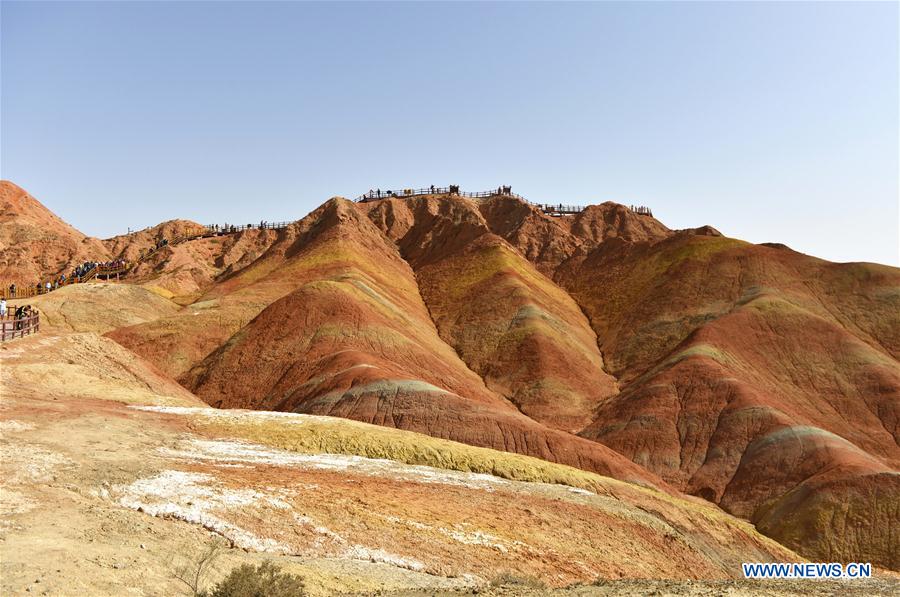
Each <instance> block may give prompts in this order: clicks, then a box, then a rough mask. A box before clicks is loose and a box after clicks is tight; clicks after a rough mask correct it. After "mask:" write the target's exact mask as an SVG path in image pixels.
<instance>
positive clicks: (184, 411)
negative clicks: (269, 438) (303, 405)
mask: <svg viewBox="0 0 900 597" xmlns="http://www.w3.org/2000/svg"><path fill="white" fill-rule="evenodd" d="M129 408H133V409H135V410H146V411H150V412H158V413H167V414H172V415H184V416H196V417H205V418H207V419H218V420H225V421H229V422H234V423H253V422H260V423H263V422H268V421H277V422H279V423H289V424H293V425H302V424H304V423H308V422H310V421H318V422H322V423H327V422H333V421H335V418H334V417H322V416H319V415H303V414H299V413H283V412H275V411H268V410H241V409H222V408H209V407H195V406H129Z"/></svg>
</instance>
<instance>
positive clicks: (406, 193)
mask: <svg viewBox="0 0 900 597" xmlns="http://www.w3.org/2000/svg"><path fill="white" fill-rule="evenodd" d="M451 194H452V195H457V196H459V197H466V198H468V199H486V198H488V197H512V198H515V199H521V200H522V201H524V202H525V203H527V204H529V205H533V206H534V207H537V208H538V209H540V210H541V211H542V212H543V213H545V214H547V215H550V216H562V215H572V214H577V213H580V212H582V211H584V210H585V206H584V205H565V204H562V203H559V204H555V203H533V202H531V201H529V200H528V199H526V198H525V197H523V196H522V195H519V194H516V193H513V192H512V191H511V190H508V188H507V189H504V188H503V187H500V189H491V190H489V191H475V192H471V191H461V190H459V187H458V186H457V185H452V186H449V187H424V188H420V189H413V188H407V189H401V190H396V191H395V190H387V191H379V192H378V193H377V194H376V193H375V191H369V192H368V193H363V194H362V195H360V196H359V197H356V198H355V199H353V201H354V202H355V203H368V202H370V201H380V200H383V199H409V198H412V197H421V196H424V195H451ZM626 207H627V208H628V209H629V210H631V211H632V212H633V213H635V214H638V215H644V216H650V217H653V212H652V211H651V210H650V208H649V207H646V206H643V205H641V206H634V205H628V206H626ZM295 221H297V220H291V221H287V220H284V221H280V222H268V221H265V220H262V221H260V223H259V224H258V225H254V224H242V225H235V224H223V225H221V226H220V225H219V224H207V225H205V226H204V227H203V231H202V232H198V233H197V234H183V235H180V236H176V237H174V238H173V239H172V240H171V241H167V242H166V243H165V244H162V245H159V246H156V247H152V248H151V249H150V250H149V251H147V252H146V253H141V255H140V256H139V257H138V258H137V259H136V260H135V261H126V262H125V264H124V265H123V266H105V265H101V264H96V265H94V267H93V268H91V269H90V270H88V271H87V272H85V274H84V275H83V276H80V277H78V278H67V279H66V281H65V282H63V283H62V284H57V285H55V286H52V287H51V288H50V290H49V291H48V290H46V289H45V288H44V287H43V286H41V287H38V286H37V285H26V286H24V287H21V288H20V287H19V286H18V285H16V292H15V294H13V293H11V292H10V291H9V285H7V284H6V283H3V287H0V298H8V299H11V298H31V297H33V296H37V295H41V294H47V292H52V291H53V290H56V288H58V287H60V286H68V285H70V284H79V283H84V282H90V281H91V280H93V279H95V278H97V277H99V276H106V278H107V279H109V277H110V276H112V275H115V276H116V279H117V280H118V278H119V276H120V275H125V274H127V273H128V272H130V271H131V270H132V269H134V268H135V266H137V264H139V263H141V262H143V261H146V260H147V259H149V258H150V257H152V256H153V255H155V254H156V253H157V252H159V251H160V250H161V249H162V248H163V247H167V246H175V245H180V244H181V243H185V242H188V241H192V240H196V239H199V238H210V237H214V236H224V235H226V234H236V233H238V232H243V231H244V230H252V229H260V230H283V229H284V228H287V227H288V226H290V225H291V224H293V223H294V222H295ZM145 230H146V229H145ZM164 240H165V239H164Z"/></svg>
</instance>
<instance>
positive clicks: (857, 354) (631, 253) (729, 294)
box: [107, 196, 900, 569]
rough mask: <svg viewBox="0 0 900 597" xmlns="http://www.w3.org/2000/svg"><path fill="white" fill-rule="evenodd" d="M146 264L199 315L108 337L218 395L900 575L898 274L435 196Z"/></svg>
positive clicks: (337, 203) (498, 202)
mask: <svg viewBox="0 0 900 597" xmlns="http://www.w3.org/2000/svg"><path fill="white" fill-rule="evenodd" d="M114 240H115V239H114ZM111 242H112V241H107V243H108V244H109V243H111ZM136 242H138V241H137V240H136V239H133V240H131V241H129V240H127V239H125V240H120V241H115V242H114V243H113V244H112V245H110V246H112V247H116V248H117V250H118V251H120V252H121V251H124V250H127V249H122V248H121V247H127V246H129V245H131V246H136V245H135V244H134V243H136ZM141 242H143V241H141ZM135 274H136V275H135V278H134V279H133V280H132V281H134V282H137V283H143V284H147V285H153V286H156V287H162V288H165V289H167V290H168V291H169V292H171V293H172V294H174V295H176V298H178V300H179V301H180V302H181V303H182V304H185V305H186V306H185V307H184V308H183V309H182V310H180V311H179V312H177V313H175V314H170V315H166V316H164V317H161V318H159V319H157V320H155V321H150V322H146V323H141V324H138V325H135V326H131V327H126V328H119V329H117V330H114V331H112V332H110V333H109V336H110V337H112V338H113V339H115V340H116V341H118V342H119V343H121V344H123V345H124V346H126V347H128V348H130V349H131V350H133V351H135V352H137V353H138V354H140V355H142V356H144V357H145V358H147V359H148V360H150V361H151V362H154V363H155V364H156V365H157V366H158V367H159V368H160V369H161V370H163V371H165V372H166V373H168V374H169V375H170V376H172V377H176V378H178V379H180V381H181V382H182V383H183V384H184V385H185V386H186V387H188V388H189V389H191V390H193V391H194V392H195V393H196V394H197V395H199V396H200V397H202V398H203V399H205V400H207V401H208V402H210V403H211V404H214V405H222V406H243V407H250V408H263V409H277V410H293V411H298V412H309V413H326V414H334V415H340V416H345V417H349V418H355V419H359V420H363V421H366V422H374V423H378V424H381V425H387V426H392V427H398V428H403V429H411V430H415V431H421V432H424V433H428V434H431V435H435V436H438V437H444V438H450V439H455V440H458V441H462V442H467V443H472V444H475V445H481V446H490V447H496V448H500V449H504V450H508V451H514V452H520V453H523V454H529V455H534V456H539V457H542V458H546V459H549V460H553V461H556V462H562V463H567V464H571V465H573V466H577V467H581V468H586V469H589V470H593V471H599V472H603V473H605V474H611V475H613V476H617V477H619V478H625V479H630V480H639V481H641V482H643V483H649V484H657V485H659V484H660V483H662V482H661V481H659V478H660V477H661V478H662V479H663V480H664V482H666V483H668V484H670V485H671V486H674V487H676V488H677V489H679V490H682V491H685V492H687V493H689V494H694V495H697V496H700V497H702V498H704V499H707V500H710V501H713V502H715V503H717V504H719V505H720V506H721V507H722V508H724V509H725V510H727V511H729V512H732V513H734V514H736V515H738V516H742V517H745V518H748V519H749V520H751V521H753V522H754V523H755V524H756V525H757V527H758V528H759V529H760V530H762V531H763V532H765V533H766V534H768V535H770V536H772V537H774V538H776V539H778V540H779V541H781V542H783V543H784V544H786V545H788V546H789V547H791V548H793V549H796V550H798V551H799V552H801V553H803V554H805V555H807V556H809V557H811V558H815V559H828V560H834V559H838V560H853V559H856V560H866V561H872V562H873V563H877V564H879V565H882V566H887V567H890V568H894V569H900V561H898V557H900V556H898V551H900V550H897V549H896V546H897V545H898V544H900V537H898V532H900V528H898V527H897V525H896V520H898V519H900V486H898V479H900V476H898V474H897V470H898V467H900V450H898V440H900V406H898V405H900V364H898V360H897V359H898V355H900V271H898V270H897V269H896V268H891V267H886V266H878V265H874V264H834V263H828V262H825V261H822V260H819V259H815V258H812V257H808V256H805V255H801V254H799V253H796V252H793V251H791V250H790V249H787V248H786V247H783V246H772V245H768V246H763V245H751V244H749V243H744V242H742V241H738V240H734V239H729V238H725V237H723V236H722V235H721V234H720V233H719V232H718V231H716V230H715V229H713V228H711V227H709V226H704V227H700V228H696V229H691V230H683V231H673V230H670V229H668V228H667V227H665V226H664V225H663V224H662V223H660V222H659V221H657V220H655V219H654V218H652V217H650V216H647V215H639V214H636V213H634V212H632V211H631V210H629V209H628V208H626V207H624V206H620V205H617V204H613V203H604V204H601V205H596V206H591V207H589V208H587V209H586V210H584V211H583V212H581V213H580V214H578V215H575V216H563V217H550V216H548V215H546V214H544V213H542V212H541V211H540V210H538V209H536V208H535V207H533V206H531V205H529V204H527V203H525V202H522V201H520V200H518V199H514V198H510V197H492V198H488V199H485V200H479V201H473V200H468V199H463V198H459V197H455V196H432V197H415V198H410V199H390V200H382V201H375V202H371V203H365V204H353V203H350V202H347V201H346V200H342V199H333V200H331V201H329V202H328V203H326V204H325V205H323V206H322V207H321V208H319V209H318V210H316V211H314V212H313V213H311V214H310V215H309V216H307V217H306V218H304V219H303V220H301V221H299V222H297V223H295V224H293V225H291V226H290V227H289V228H287V229H284V230H280V231H277V232H275V231H259V230H250V231H245V232H242V233H239V234H236V235H230V236H226V237H218V238H212V239H203V240H197V241H192V242H189V243H184V244H182V245H178V246H176V247H171V248H169V249H166V250H164V251H161V252H160V253H159V254H157V255H154V257H153V259H152V260H151V261H150V262H147V263H144V264H142V265H141V266H140V267H139V268H138V270H137V271H136V272H135ZM657 475H658V477H657Z"/></svg>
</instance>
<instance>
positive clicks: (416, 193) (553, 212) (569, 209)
mask: <svg viewBox="0 0 900 597" xmlns="http://www.w3.org/2000/svg"><path fill="white" fill-rule="evenodd" d="M422 195H456V196H458V197H469V198H471V199H484V198H487V197H515V198H516V199H521V200H522V201H524V202H525V203H528V204H529V205H533V206H535V207H537V208H538V209H540V210H541V211H542V212H544V213H545V214H547V215H550V216H563V215H573V214H577V213H580V212H582V211H584V208H585V206H584V205H563V204H562V203H559V204H552V203H532V202H531V201H529V200H528V199H526V198H525V197H523V196H521V195H517V194H516V193H513V192H512V191H511V190H509V187H505V188H504V187H499V188H497V189H491V190H490V191H478V192H475V193H470V192H467V191H460V190H459V187H458V186H456V185H454V186H452V187H425V188H423V189H399V190H387V191H382V190H380V189H379V190H377V191H369V192H368V193H364V194H362V195H360V196H359V197H357V198H356V199H354V201H355V202H356V203H368V202H369V201H379V200H381V199H409V198H411V197H421V196H422ZM628 209H630V210H631V211H632V212H633V213H635V214H637V215H639V216H650V217H653V212H652V211H651V210H650V208H649V207H647V206H644V205H639V206H634V205H630V206H628Z"/></svg>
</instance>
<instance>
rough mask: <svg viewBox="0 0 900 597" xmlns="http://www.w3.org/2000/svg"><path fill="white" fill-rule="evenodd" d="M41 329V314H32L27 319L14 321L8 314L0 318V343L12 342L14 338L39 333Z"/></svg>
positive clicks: (22, 318) (21, 318)
mask: <svg viewBox="0 0 900 597" xmlns="http://www.w3.org/2000/svg"><path fill="white" fill-rule="evenodd" d="M40 329H41V314H40V313H32V314H31V315H30V316H28V317H20V318H19V319H16V318H15V317H13V316H12V315H10V314H7V316H6V317H0V342H6V341H7V340H12V339H14V338H15V337H16V336H18V337H19V338H22V337H24V336H28V335H30V334H34V333H37V332H39V331H40Z"/></svg>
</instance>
